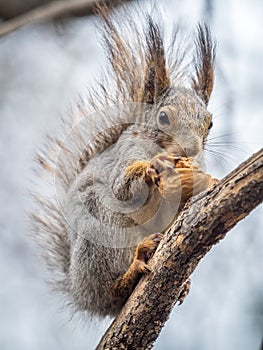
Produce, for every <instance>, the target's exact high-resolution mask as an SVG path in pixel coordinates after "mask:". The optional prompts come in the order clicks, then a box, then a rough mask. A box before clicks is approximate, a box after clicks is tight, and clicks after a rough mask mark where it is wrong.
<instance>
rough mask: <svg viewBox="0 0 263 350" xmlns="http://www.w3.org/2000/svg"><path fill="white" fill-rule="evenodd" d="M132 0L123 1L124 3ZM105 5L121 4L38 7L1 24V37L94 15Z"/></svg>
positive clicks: (80, 1)
mask: <svg viewBox="0 0 263 350" xmlns="http://www.w3.org/2000/svg"><path fill="white" fill-rule="evenodd" d="M128 1H131V0H122V3H124V2H128ZM100 3H105V4H107V5H108V7H109V8H111V7H115V6H117V5H119V4H120V0H111V1H110V0H108V1H98V0H59V1H53V2H51V3H48V4H46V5H42V6H39V7H36V8H34V9H32V10H30V11H28V12H27V13H24V14H21V15H19V16H17V17H15V18H13V19H11V20H9V21H4V22H2V23H1V24H0V37H1V36H3V35H6V34H8V33H11V32H13V31H15V30H17V29H19V28H21V27H23V26H25V25H27V24H33V23H39V22H46V21H50V20H54V19H58V18H65V17H70V16H73V15H80V14H82V15H92V14H94V13H95V12H96V6H97V5H98V4H100Z"/></svg>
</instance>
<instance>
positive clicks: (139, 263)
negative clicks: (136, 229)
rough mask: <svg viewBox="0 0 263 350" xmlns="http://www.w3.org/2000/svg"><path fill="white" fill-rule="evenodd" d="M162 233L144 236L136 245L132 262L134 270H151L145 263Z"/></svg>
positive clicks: (144, 271)
mask: <svg viewBox="0 0 263 350" xmlns="http://www.w3.org/2000/svg"><path fill="white" fill-rule="evenodd" d="M162 237H163V235H162V234H160V233H154V234H152V235H150V236H148V237H146V238H144V240H143V241H142V242H141V243H139V244H138V245H137V248H136V254H135V258H134V264H135V266H136V270H137V271H138V272H140V273H148V272H151V269H150V268H149V266H148V265H147V262H148V260H149V259H150V257H151V256H152V254H153V253H154V251H155V250H156V248H157V246H158V244H159V243H160V241H161V239H162Z"/></svg>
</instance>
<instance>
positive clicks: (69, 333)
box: [0, 0, 263, 350]
mask: <svg viewBox="0 0 263 350" xmlns="http://www.w3.org/2000/svg"><path fill="white" fill-rule="evenodd" d="M47 2H49V1H48V0H45V1H44V0H30V1H29V0H26V1H23V2H22V1H15V0H10V1H8V2H7V1H4V0H0V17H1V18H2V20H1V22H0V25H3V24H4V23H5V22H4V21H6V20H7V19H9V18H12V17H16V16H17V15H18V14H20V13H23V12H27V11H28V10H30V9H32V8H33V7H34V6H39V5H40V4H41V3H42V4H44V3H47ZM140 3H141V4H142V5H143V6H146V7H149V8H151V6H152V3H151V2H148V1H142V0H141V1H140ZM158 5H159V6H160V7H161V10H162V16H163V18H164V25H165V27H166V29H167V30H169V29H171V27H172V25H173V23H181V24H182V25H183V26H185V27H186V28H187V30H188V29H190V30H191V29H192V28H193V27H194V26H195V25H196V24H197V23H198V21H205V22H207V23H209V25H210V27H211V31H212V33H213V35H214V37H215V38H216V40H217V42H218V47H217V64H216V82H215V89H214V92H213V95H212V98H211V103H210V105H209V109H210V111H211V112H212V113H213V115H214V127H213V129H212V132H211V135H210V137H211V138H214V137H215V139H214V140H212V141H211V146H210V148H211V149H212V150H214V152H213V153H208V154H207V168H208V172H209V173H211V174H213V175H214V176H215V177H219V178H222V177H223V176H224V175H226V174H227V173H228V172H229V171H231V170H232V169H234V168H235V167H236V166H237V165H238V164H239V163H240V162H241V161H243V160H245V159H246V158H247V157H248V156H249V155H251V154H252V153H253V152H255V151H257V150H258V149H259V148H260V147H262V116H263V69H262V62H263V40H262V37H261V35H262V29H263V28H262V22H263V2H262V0H239V1H238V0H231V1H228V2H227V1H220V0H186V1H180V0H162V1H158ZM80 14H81V15H85V13H83V12H82V13H80ZM0 30H1V27H0ZM99 42H100V35H99V33H98V31H97V30H96V28H95V18H94V17H93V16H74V17H71V18H69V19H67V20H65V19H61V20H60V21H55V22H52V23H48V24H35V25H32V24H31V25H28V26H25V27H23V28H21V29H19V30H17V31H15V32H12V33H10V34H6V35H4V36H2V37H1V38H0V89H1V90H0V165H1V171H0V181H1V186H0V192H1V197H0V206H1V210H0V230H1V232H0V349H1V350H13V349H14V350H35V349H47V348H48V349H50V350H58V349H63V350H67V349H68V350H69V349H70V350H71V349H74V350H80V349H88V350H92V349H93V348H94V347H95V345H96V344H97V342H98V341H99V339H100V337H101V335H102V334H103V332H104V331H105V329H106V327H107V326H108V325H109V323H110V320H109V319H106V320H104V321H97V322H94V323H91V322H89V321H85V320H78V318H77V317H75V318H74V319H73V320H70V315H69V314H68V313H67V311H65V310H63V309H61V308H60V305H61V303H60V300H59V298H58V297H55V296H54V295H52V294H51V293H50V292H49V290H48V287H47V286H46V284H45V283H44V278H45V272H44V269H43V266H42V265H41V264H40V263H39V260H38V258H37V256H36V255H37V254H36V249H35V247H34V246H33V244H32V243H31V241H30V239H29V238H28V237H27V234H28V227H29V225H28V222H27V214H26V212H27V211H29V210H30V206H31V203H30V200H28V199H27V193H28V192H29V191H30V187H31V181H32V178H33V176H34V175H33V172H32V164H33V161H32V159H33V155H34V153H35V151H36V150H37V148H38V147H39V145H42V143H43V142H44V140H45V134H46V133H47V132H48V131H53V128H55V125H56V123H57V120H58V118H59V116H61V115H65V114H67V113H68V110H69V107H70V105H71V104H74V103H76V101H77V100H78V94H80V95H82V96H85V93H86V91H87V87H89V86H90V84H92V82H93V81H94V79H95V78H96V77H97V76H98V75H99V72H100V68H101V66H103V65H104V63H105V57H104V56H103V52H102V50H101V48H100V46H99ZM262 214H263V210H262V206H261V207H259V208H257V209H256V210H254V211H253V212H252V213H251V214H250V215H249V216H248V217H247V218H246V219H245V220H243V221H242V222H240V223H239V224H238V225H237V227H235V228H234V229H233V230H232V231H231V232H230V233H229V234H228V235H227V237H226V239H224V240H223V241H222V242H221V243H220V244H219V245H218V246H216V247H214V248H213V249H212V251H211V252H210V253H209V254H207V256H206V257H205V258H204V259H203V260H202V261H201V263H200V265H199V266H198V268H197V269H196V271H195V272H194V274H193V276H192V286H191V291H190V294H189V296H188V297H187V298H186V300H185V302H184V304H183V305H182V306H180V307H175V308H174V311H173V312H172V314H171V317H170V319H169V321H168V322H167V324H166V326H165V328H164V329H163V331H162V333H161V335H160V337H159V338H158V340H157V342H156V344H155V347H154V349H156V350H173V349H181V350H210V349H214V350H219V349H220V350H221V349H224V350H233V349H239V350H252V349H256V350H259V349H262V343H261V342H262V337H263V232H262V227H263V215H262Z"/></svg>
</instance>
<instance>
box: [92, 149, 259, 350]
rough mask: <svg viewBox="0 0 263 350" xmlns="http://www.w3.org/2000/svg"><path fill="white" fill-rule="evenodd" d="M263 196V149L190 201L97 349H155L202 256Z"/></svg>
mask: <svg viewBox="0 0 263 350" xmlns="http://www.w3.org/2000/svg"><path fill="white" fill-rule="evenodd" d="M262 200H263V149H261V150H260V151H259V152H258V153H256V154H254V155H253V156H251V157H250V158H249V159H248V160H247V161H245V162H244V163H242V164H241V165H240V166H239V167H238V168H236V169H235V170H234V171H233V172H232V173H230V174H229V175H227V176H226V177H225V178H224V179H222V180H221V181H220V182H219V183H218V184H217V185H215V186H214V187H213V188H211V189H209V190H208V191H207V192H203V193H201V194H200V195H198V196H196V197H194V198H193V199H192V201H191V203H188V204H187V205H186V207H185V208H184V210H183V211H182V212H181V213H180V214H179V216H178V218H177V220H176V222H175V223H174V224H173V226H172V227H171V228H170V229H169V230H168V231H167V232H166V234H165V236H164V238H163V240H162V242H161V243H160V245H159V247H158V249H157V251H156V253H155V254H154V256H153V258H152V259H151V261H150V262H149V263H150V268H151V269H152V272H151V273H150V274H149V275H148V276H144V277H142V279H141V280H140V282H139V284H138V285H137V287H136V289H135V291H134V292H133V294H132V295H131V297H130V298H129V300H128V301H127V303H126V304H125V306H124V307H123V309H122V311H121V313H120V314H119V316H118V317H117V318H116V320H115V321H114V322H113V323H112V325H111V326H110V327H109V329H108V330H107V332H106V333H105V335H104V336H103V338H102V339H101V341H100V344H99V345H98V347H97V350H102V349H104V350H105V349H111V350H115V349H116V350H117V349H118V350H119V349H126V350H132V349H143V350H148V349H151V348H152V346H153V343H154V341H155V340H156V339H157V337H158V335H159V333H160V331H161V329H162V327H163V326H164V323H165V322H166V320H167V318H168V316H169V314H170V311H171V310H172V308H173V306H174V305H175V303H176V302H177V301H178V298H179V295H180V292H181V291H182V289H183V286H184V283H185V282H186V281H187V280H188V278H189V276H190V275H191V273H192V272H193V271H194V270H195V268H196V266H197V265H198V263H199V261H200V260H201V259H202V258H203V257H204V255H205V254H206V253H207V252H208V251H209V250H210V249H211V248H212V247H213V246H214V245H215V244H216V243H218V242H219V241H220V240H221V239H223V238H224V237H225V235H226V233H227V232H228V231H229V230H231V229H232V227H234V226H235V225H236V223H237V222H239V221H240V220H242V219H243V218H244V217H246V216H247V215H248V214H249V213H250V211H251V210H252V209H254V208H255V207H256V206H257V205H258V204H260V203H261V202H262Z"/></svg>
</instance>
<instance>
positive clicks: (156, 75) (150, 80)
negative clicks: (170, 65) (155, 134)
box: [144, 16, 170, 103]
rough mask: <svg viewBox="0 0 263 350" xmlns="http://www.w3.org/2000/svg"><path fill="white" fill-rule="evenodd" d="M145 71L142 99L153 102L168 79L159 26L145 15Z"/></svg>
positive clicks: (165, 85) (168, 82) (162, 90)
mask: <svg viewBox="0 0 263 350" xmlns="http://www.w3.org/2000/svg"><path fill="white" fill-rule="evenodd" d="M145 41H146V48H145V49H146V55H145V56H146V57H145V58H146V71H145V80H144V99H145V101H144V102H146V103H155V102H156V101H157V100H158V97H160V96H161V95H162V94H163V93H164V92H165V91H166V90H167V89H168V88H169V87H170V79H169V74H168V71H167V67H166V59H165V51H164V44H163V37H162V35H161V31H160V28H159V26H158V25H157V24H156V23H154V22H153V19H152V17H151V16H147V29H146V32H145Z"/></svg>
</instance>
